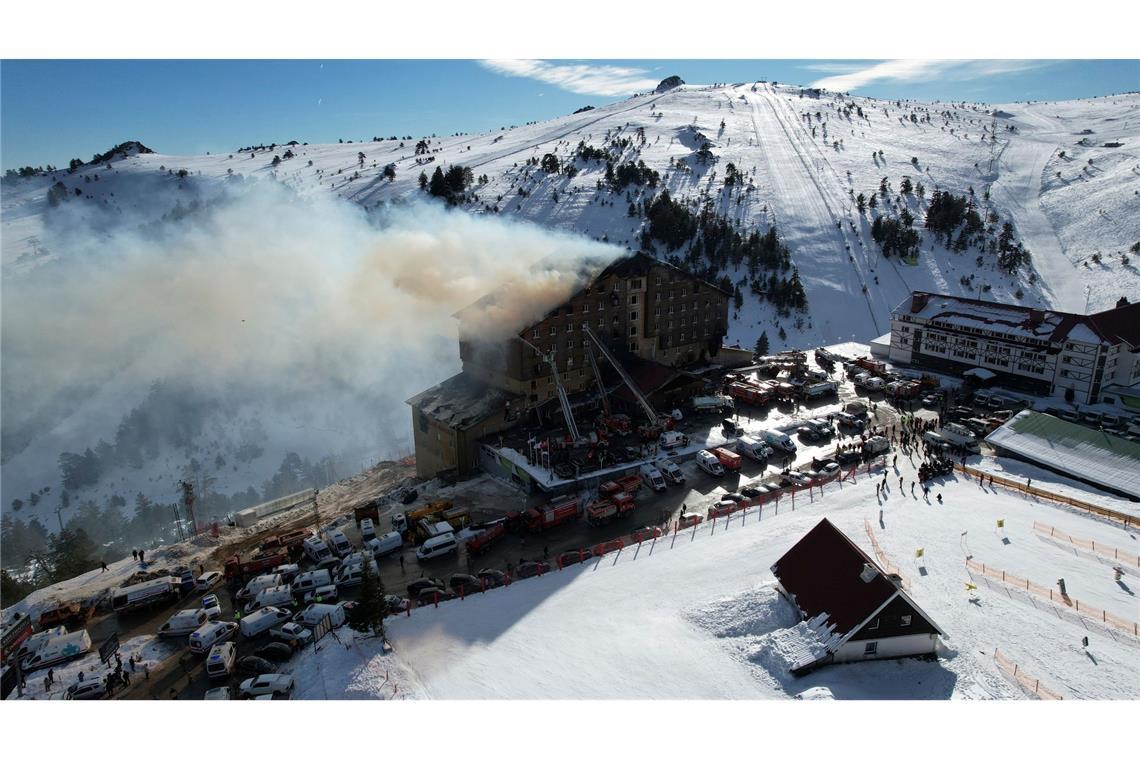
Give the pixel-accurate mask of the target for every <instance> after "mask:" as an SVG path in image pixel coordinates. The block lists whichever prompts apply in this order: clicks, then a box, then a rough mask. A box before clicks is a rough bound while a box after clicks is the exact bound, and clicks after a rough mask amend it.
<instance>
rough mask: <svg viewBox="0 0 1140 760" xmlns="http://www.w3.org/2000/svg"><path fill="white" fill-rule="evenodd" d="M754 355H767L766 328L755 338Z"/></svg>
mask: <svg viewBox="0 0 1140 760" xmlns="http://www.w3.org/2000/svg"><path fill="white" fill-rule="evenodd" d="M756 355H757V356H767V355H768V331H767V330H765V331H764V332H762V333H760V337H759V338H757V339H756Z"/></svg>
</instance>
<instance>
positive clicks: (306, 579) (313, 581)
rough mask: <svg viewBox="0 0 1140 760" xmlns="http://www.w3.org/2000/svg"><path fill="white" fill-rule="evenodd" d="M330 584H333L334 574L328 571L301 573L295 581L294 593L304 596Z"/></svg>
mask: <svg viewBox="0 0 1140 760" xmlns="http://www.w3.org/2000/svg"><path fill="white" fill-rule="evenodd" d="M330 583H332V574H330V573H329V571H328V570H310V571H309V572H307V573H301V574H300V575H298V576H297V577H296V578H295V579H294V580H293V593H294V594H303V593H305V592H306V591H312V590H313V589H315V588H318V587H320V586H327V585H329V584H330Z"/></svg>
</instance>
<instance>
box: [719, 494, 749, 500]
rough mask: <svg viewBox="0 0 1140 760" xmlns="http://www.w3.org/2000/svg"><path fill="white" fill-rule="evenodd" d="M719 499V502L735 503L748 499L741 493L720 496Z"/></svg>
mask: <svg viewBox="0 0 1140 760" xmlns="http://www.w3.org/2000/svg"><path fill="white" fill-rule="evenodd" d="M720 498H721V501H735V502H741V501H748V497H747V496H745V495H744V494H742V493H726V494H721V497H720Z"/></svg>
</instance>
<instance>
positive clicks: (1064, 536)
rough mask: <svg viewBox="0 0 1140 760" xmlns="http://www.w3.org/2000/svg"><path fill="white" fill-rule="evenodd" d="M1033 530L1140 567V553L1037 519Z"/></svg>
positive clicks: (1121, 562) (1125, 563)
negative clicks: (1063, 529)
mask: <svg viewBox="0 0 1140 760" xmlns="http://www.w3.org/2000/svg"><path fill="white" fill-rule="evenodd" d="M1033 530H1034V531H1036V532H1037V533H1040V534H1041V535H1043V536H1048V537H1049V538H1055V539H1057V540H1058V541H1065V542H1067V543H1069V544H1072V545H1073V546H1075V547H1077V548H1078V549H1084V550H1085V551H1089V552H1092V553H1094V554H1099V555H1100V556H1102V557H1107V558H1109V559H1113V560H1116V561H1117V562H1119V563H1120V564H1122V565H1128V566H1129V567H1136V568H1140V555H1136V554H1132V553H1131V552H1126V551H1121V550H1120V549H1117V548H1115V547H1113V546H1106V545H1105V544H1103V543H1102V544H1099V545H1098V544H1097V542H1096V541H1093V540H1091V539H1087V538H1076V537H1074V536H1070V535H1069V534H1068V533H1065V532H1064V531H1062V530H1059V529H1057V528H1054V527H1053V526H1052V525H1046V524H1045V523H1039V522H1037V521H1036V520H1034V521H1033Z"/></svg>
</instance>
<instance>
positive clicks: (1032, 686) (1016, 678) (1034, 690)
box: [994, 649, 1064, 699]
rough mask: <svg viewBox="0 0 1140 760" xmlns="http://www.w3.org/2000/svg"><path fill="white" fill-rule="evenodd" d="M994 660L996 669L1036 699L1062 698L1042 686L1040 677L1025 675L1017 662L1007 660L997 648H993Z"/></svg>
mask: <svg viewBox="0 0 1140 760" xmlns="http://www.w3.org/2000/svg"><path fill="white" fill-rule="evenodd" d="M994 662H995V663H997V666H998V670H1000V671H1001V672H1002V673H1004V674H1005V675H1007V676H1009V678H1011V679H1012V680H1013V682H1014V683H1016V684H1017V685H1019V686H1020V687H1021V688H1023V689H1025V690H1026V691H1027V692H1029V693H1030V694H1032V695H1034V696H1035V697H1037V698H1038V699H1064V697H1062V696H1061V695H1060V694H1058V693H1057V692H1055V691H1053V690H1052V689H1048V688H1046V687H1044V686H1042V685H1041V680H1040V679H1038V678H1034V677H1033V676H1030V675H1026V673H1025V671H1023V670H1021V669H1020V668H1019V667H1018V665H1017V663H1015V662H1013V661H1011V660H1009V659H1008V658H1007V657H1006V656H1005V655H1003V654H1002V653H1001V652H1000V651H998V650H997V649H995V650H994Z"/></svg>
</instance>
